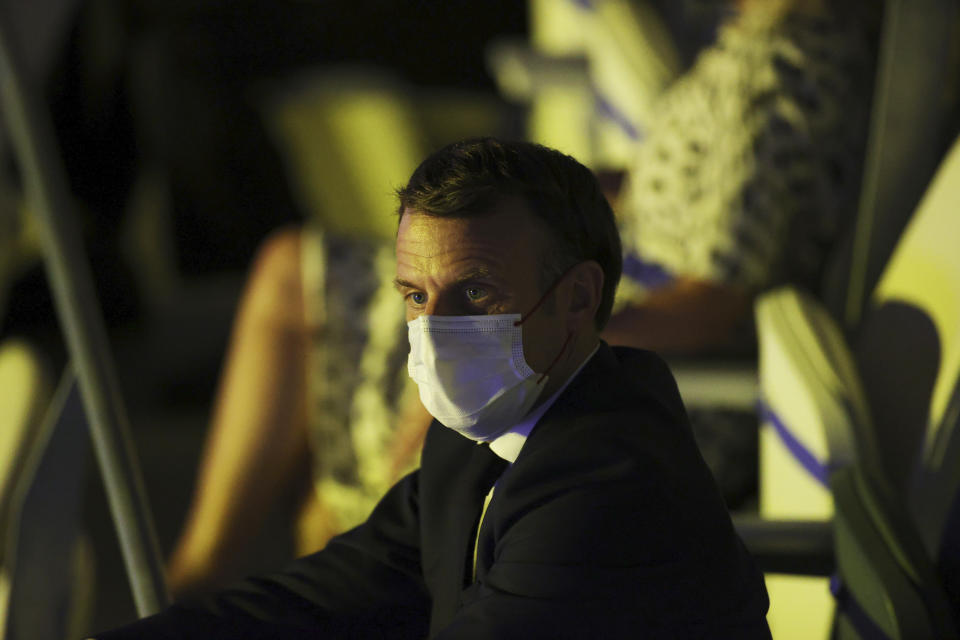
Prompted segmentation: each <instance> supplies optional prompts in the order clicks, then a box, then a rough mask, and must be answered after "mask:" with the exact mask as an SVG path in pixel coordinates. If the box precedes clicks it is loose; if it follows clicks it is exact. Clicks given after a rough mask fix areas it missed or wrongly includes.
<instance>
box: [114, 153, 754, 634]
mask: <svg viewBox="0 0 960 640" xmlns="http://www.w3.org/2000/svg"><path fill="white" fill-rule="evenodd" d="M399 195H400V202H401V206H400V224H399V229H398V233H397V277H396V281H395V282H396V286H397V289H398V290H399V292H400V293H401V295H403V297H404V299H405V300H406V307H407V320H408V321H409V322H408V326H409V337H410V345H411V350H410V357H409V362H408V366H409V370H410V375H411V376H412V377H413V379H414V381H415V382H416V383H417V385H418V387H419V390H420V397H421V399H422V400H423V403H424V406H425V407H426V408H427V409H428V410H429V411H430V413H431V414H432V415H433V416H434V417H435V418H436V420H435V421H434V423H433V425H432V426H431V428H430V431H429V432H428V434H427V439H426V443H425V445H424V449H423V455H422V463H421V468H420V469H419V470H417V471H415V472H413V473H412V474H410V475H408V476H407V477H405V478H404V479H403V480H401V481H400V482H399V483H398V484H397V485H396V486H394V487H393V489H391V490H390V491H389V492H388V493H387V495H386V496H385V497H384V498H383V500H382V501H381V502H380V504H379V505H378V506H377V507H376V509H375V510H374V512H373V514H372V515H371V516H370V518H369V519H368V521H367V522H366V523H364V524H362V525H361V526H359V527H357V528H355V529H353V530H351V531H349V532H347V533H345V534H343V535H341V536H338V537H337V538H334V539H333V540H332V541H331V542H330V543H329V544H328V545H327V547H326V548H325V549H324V550H322V551H320V552H318V553H316V554H313V555H311V556H307V557H305V558H301V559H299V560H297V561H295V562H294V563H293V564H292V565H290V566H289V567H288V568H287V569H286V570H284V571H283V572H281V573H279V574H276V575H273V576H269V577H265V578H253V579H249V580H247V581H246V582H244V583H241V584H240V585H237V586H236V587H234V588H231V589H228V590H226V591H223V592H221V593H219V594H216V595H214V596H212V597H210V598H207V599H204V600H200V601H194V602H190V603H181V604H178V605H175V606H174V607H172V608H170V609H168V610H167V611H165V612H163V613H161V614H159V615H157V616H154V617H152V618H147V619H146V620H143V621H140V622H139V623H135V624H133V625H131V626H129V627H126V628H124V629H120V630H117V631H114V632H110V633H106V634H103V635H101V636H99V637H100V638H102V639H103V640H112V639H114V638H128V637H129V638H168V637H170V638H173V637H185V638H193V637H196V638H218V637H223V638H241V637H242V638H247V637H249V638H275V637H290V638H302V637H323V638H330V637H351V638H352V637H364V638H366V637H390V638H421V637H425V636H430V637H438V638H504V637H524V638H530V637H543V638H562V637H571V638H586V637H589V638H612V637H630V638H633V637H641V638H648V637H656V638H661V637H662V638H687V637H696V638H701V637H702V638H726V637H730V638H767V637H769V631H768V629H767V625H766V620H765V614H766V610H767V606H768V601H767V595H766V590H765V588H764V585H763V578H762V576H761V575H760V574H759V573H758V572H757V570H756V568H755V567H754V565H753V562H752V560H751V559H750V557H749V556H748V554H747V553H746V551H745V550H744V548H743V545H742V544H741V542H740V540H739V539H738V538H737V536H736V533H735V532H734V530H733V526H732V524H731V522H730V519H729V517H728V515H727V512H726V509H725V507H724V504H723V501H722V500H721V498H720V496H719V494H718V492H717V489H716V487H715V485H714V483H713V481H712V479H711V477H710V473H709V471H708V470H707V468H706V466H705V464H704V462H703V460H702V458H701V457H700V454H699V453H698V451H697V449H696V446H695V444H694V441H693V438H692V436H691V433H690V429H689V426H688V424H687V420H686V416H685V413H684V409H683V404H682V402H681V400H680V397H679V395H678V393H677V389H676V385H675V384H674V382H673V379H672V377H671V375H670V373H669V371H668V370H667V368H666V366H665V365H664V364H663V362H662V361H661V360H660V359H659V358H658V357H657V356H656V355H654V354H652V353H650V352H646V351H640V350H635V349H626V348H610V347H608V346H607V345H606V344H605V343H603V342H602V341H601V340H600V330H601V329H602V328H603V326H604V324H605V322H606V320H607V318H608V317H609V315H610V309H611V307H612V303H613V295H614V291H615V289H616V285H617V281H618V279H619V276H620V267H621V258H620V242H619V236H618V235H617V230H616V227H615V224H614V220H613V216H612V213H611V211H610V208H609V206H608V205H607V203H606V201H605V200H604V198H603V196H602V195H601V193H600V190H599V188H598V186H597V183H596V181H595V180H594V178H593V176H592V174H591V173H590V172H589V171H588V170H587V169H586V168H585V167H583V166H582V165H580V164H579V163H577V162H576V161H575V160H573V159H572V158H570V157H568V156H565V155H563V154H561V153H559V152H556V151H553V150H550V149H546V148H544V147H540V146H537V145H533V144H530V143H505V142H500V141H497V140H493V139H482V140H472V141H466V142H463V143H458V144H455V145H451V146H449V147H446V148H444V149H442V150H440V151H438V152H436V153H435V154H433V155H432V156H430V157H429V158H428V159H427V160H426V161H424V163H423V164H422V165H421V166H420V167H419V168H418V169H417V170H416V172H414V175H413V176H412V178H411V179H410V182H409V183H408V184H407V186H406V187H404V188H403V189H401V190H400V192H399Z"/></svg>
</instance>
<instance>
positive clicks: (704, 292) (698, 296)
mask: <svg viewBox="0 0 960 640" xmlns="http://www.w3.org/2000/svg"><path fill="white" fill-rule="evenodd" d="M752 300H753V297H752V296H751V295H749V294H748V293H746V292H745V291H743V290H741V289H737V288H735V287H731V286H727V285H722V284H715V283H711V282H706V281H703V280H694V279H692V278H682V277H681V278H677V279H676V280H674V281H673V282H671V283H670V284H668V285H666V286H663V287H661V288H658V289H655V290H653V291H652V292H651V293H650V295H649V296H648V297H647V298H646V299H645V300H644V301H643V303H642V304H638V305H631V306H628V307H626V308H624V309H622V310H621V311H620V312H619V313H617V314H615V315H614V316H612V317H611V318H610V321H609V323H607V326H606V328H605V329H604V331H603V333H602V334H601V335H602V337H603V339H604V340H606V341H607V342H609V343H610V344H614V345H624V346H630V347H639V348H642V349H651V350H653V351H657V352H659V353H663V354H698V353H704V352H709V351H715V350H724V349H731V348H736V347H738V346H739V345H738V344H737V341H738V338H739V332H738V329H739V328H740V327H741V326H743V324H744V322H746V321H747V320H748V319H749V314H750V311H751V309H752V306H751V303H752Z"/></svg>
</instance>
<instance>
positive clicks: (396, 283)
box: [393, 278, 417, 289]
mask: <svg viewBox="0 0 960 640" xmlns="http://www.w3.org/2000/svg"><path fill="white" fill-rule="evenodd" d="M393 287H394V288H395V289H416V288H417V285H415V284H413V283H412V282H409V281H407V280H404V279H403V278H394V279H393Z"/></svg>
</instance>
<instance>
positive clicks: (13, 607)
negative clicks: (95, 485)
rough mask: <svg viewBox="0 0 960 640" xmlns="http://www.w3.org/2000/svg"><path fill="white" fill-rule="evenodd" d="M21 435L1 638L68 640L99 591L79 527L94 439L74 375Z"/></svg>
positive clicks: (0, 577) (9, 498)
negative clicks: (90, 436)
mask: <svg viewBox="0 0 960 640" xmlns="http://www.w3.org/2000/svg"><path fill="white" fill-rule="evenodd" d="M22 434H23V437H22V439H21V440H20V442H19V443H18V447H17V450H18V454H17V464H16V465H15V468H14V472H13V473H11V474H9V476H8V480H9V482H8V483H7V485H6V488H7V491H6V492H5V498H6V500H5V502H4V505H3V506H4V508H3V512H2V520H0V522H2V529H0V536H2V537H0V543H2V546H0V549H2V551H0V553H2V563H0V596H2V599H0V621H2V634H0V637H2V638H4V640H21V639H27V638H29V639H31V640H48V639H49V640H62V639H63V638H65V637H73V636H76V635H78V634H79V633H82V630H83V626H84V618H85V616H87V615H89V610H90V606H91V601H90V600H89V595H90V592H91V590H92V584H90V582H91V579H90V576H91V571H92V570H91V568H90V566H91V565H90V559H89V556H88V555H86V554H88V553H89V552H88V547H85V546H84V545H83V538H82V536H81V526H80V522H81V517H80V516H81V505H82V488H83V486H84V482H83V477H84V471H85V467H86V460H87V451H88V441H89V439H88V436H87V429H86V421H85V418H84V414H83V408H82V405H81V403H80V397H79V394H78V392H77V390H76V387H75V385H74V379H73V374H72V372H69V373H68V374H67V375H65V376H64V380H63V381H62V382H61V384H60V386H59V388H58V389H57V392H56V394H55V395H54V397H53V400H52V402H51V403H50V405H49V408H48V409H47V410H46V412H45V415H44V417H43V419H42V420H37V421H35V422H34V423H33V424H32V425H30V427H29V428H28V429H24V430H23V431H22Z"/></svg>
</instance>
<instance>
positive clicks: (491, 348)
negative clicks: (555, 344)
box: [407, 314, 548, 442]
mask: <svg viewBox="0 0 960 640" xmlns="http://www.w3.org/2000/svg"><path fill="white" fill-rule="evenodd" d="M407 327H408V332H409V337H410V356H409V358H408V360H407V370H408V371H409V373H410V377H411V378H413V380H414V382H416V383H417V386H418V387H419V389H420V400H421V401H422V402H423V406H424V407H426V409H427V411H429V412H430V415H432V416H433V417H434V418H436V419H437V420H438V421H440V423H441V424H443V425H444V426H446V427H449V428H451V429H453V430H454V431H456V432H458V433H460V434H462V435H464V436H466V437H467V438H470V439H471V440H477V441H481V442H489V441H491V440H493V439H495V438H496V437H497V436H499V435H501V434H502V433H504V432H505V431H506V430H507V429H509V428H510V427H512V426H514V425H515V424H516V423H517V422H519V421H520V419H521V418H523V416H524V415H526V414H527V412H529V411H530V409H531V408H532V407H533V405H534V403H535V402H536V401H537V398H538V397H539V396H540V392H541V391H542V390H543V388H544V383H545V382H546V380H547V379H548V378H547V376H546V374H544V375H542V376H538V375H537V374H536V372H534V370H533V369H531V368H530V366H529V365H528V364H527V362H526V360H524V358H523V339H522V334H521V327H520V315H519V314H499V315H486V316H420V317H419V318H417V319H416V320H412V321H410V322H408V323H407Z"/></svg>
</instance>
